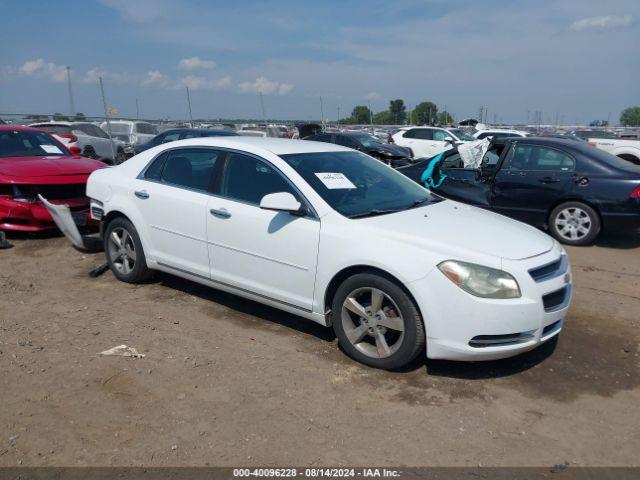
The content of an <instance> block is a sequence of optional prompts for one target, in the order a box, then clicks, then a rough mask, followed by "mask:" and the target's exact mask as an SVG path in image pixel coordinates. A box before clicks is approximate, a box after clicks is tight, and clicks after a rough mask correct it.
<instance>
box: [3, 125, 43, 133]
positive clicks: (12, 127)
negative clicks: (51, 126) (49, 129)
mask: <svg viewBox="0 0 640 480" xmlns="http://www.w3.org/2000/svg"><path fill="white" fill-rule="evenodd" d="M0 130H14V131H15V130H20V131H22V130H25V131H27V132H41V131H42V130H40V129H39V128H34V127H27V126H26V125H12V124H10V123H8V124H6V125H5V124H0Z"/></svg>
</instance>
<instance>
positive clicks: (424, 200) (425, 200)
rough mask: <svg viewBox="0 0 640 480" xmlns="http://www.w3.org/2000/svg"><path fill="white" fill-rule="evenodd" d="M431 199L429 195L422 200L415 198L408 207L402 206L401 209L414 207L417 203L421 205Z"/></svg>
mask: <svg viewBox="0 0 640 480" xmlns="http://www.w3.org/2000/svg"><path fill="white" fill-rule="evenodd" d="M430 201H431V198H429V197H424V198H423V199H422V200H416V201H415V202H413V203H412V204H411V205H409V206H408V207H406V208H404V209H403V210H409V209H410V208H415V207H417V206H419V205H422V204H424V203H429V202H430Z"/></svg>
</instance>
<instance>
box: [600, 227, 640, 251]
mask: <svg viewBox="0 0 640 480" xmlns="http://www.w3.org/2000/svg"><path fill="white" fill-rule="evenodd" d="M595 245H597V246H598V247H606V248H617V249H620V250H629V249H632V248H638V247H640V230H634V231H630V232H629V231H628V232H618V231H617V232H607V231H605V232H603V233H602V235H600V237H598V238H597V239H596V242H595Z"/></svg>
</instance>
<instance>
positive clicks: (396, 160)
mask: <svg viewBox="0 0 640 480" xmlns="http://www.w3.org/2000/svg"><path fill="white" fill-rule="evenodd" d="M305 140H312V141H315V142H327V143H335V144H337V145H342V146H343V147H349V148H352V149H354V150H359V151H361V152H364V153H366V154H368V155H371V156H372V157H374V158H377V159H378V160H381V161H382V162H384V163H386V164H387V165H391V166H392V167H394V168H397V167H401V166H404V165H409V164H410V163H411V157H412V156H413V152H412V151H411V149H410V148H405V147H400V146H398V145H392V144H388V143H383V142H381V141H380V140H378V139H377V138H375V137H372V136H371V135H369V134H367V133H362V132H336V133H329V132H327V133H318V134H316V135H311V136H310V137H307V138H305Z"/></svg>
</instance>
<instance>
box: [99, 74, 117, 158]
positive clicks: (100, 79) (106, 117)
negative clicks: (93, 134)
mask: <svg viewBox="0 0 640 480" xmlns="http://www.w3.org/2000/svg"><path fill="white" fill-rule="evenodd" d="M98 80H99V81H100V93H101V94H102V106H103V108H104V119H105V120H106V122H107V134H108V135H109V143H110V144H111V154H112V155H113V162H114V163H116V147H115V145H114V144H113V137H112V136H111V122H110V121H109V114H108V113H107V99H106V97H105V96H104V85H103V84H102V77H98Z"/></svg>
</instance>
